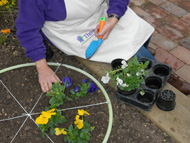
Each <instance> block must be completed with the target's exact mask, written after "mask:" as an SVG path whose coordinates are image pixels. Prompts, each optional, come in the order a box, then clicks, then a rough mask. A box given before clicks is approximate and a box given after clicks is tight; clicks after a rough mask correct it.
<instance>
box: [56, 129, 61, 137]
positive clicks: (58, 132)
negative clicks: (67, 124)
mask: <svg viewBox="0 0 190 143" xmlns="http://www.w3.org/2000/svg"><path fill="white" fill-rule="evenodd" d="M60 134H61V130H60V129H59V128H55V135H57V136H59V135H60Z"/></svg>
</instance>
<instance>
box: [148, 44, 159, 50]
mask: <svg viewBox="0 0 190 143" xmlns="http://www.w3.org/2000/svg"><path fill="white" fill-rule="evenodd" d="M148 47H150V48H152V49H154V50H156V49H158V48H160V47H158V46H157V45H155V44H154V43H152V42H150V43H149V45H148Z"/></svg>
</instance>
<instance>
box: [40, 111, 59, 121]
mask: <svg viewBox="0 0 190 143" xmlns="http://www.w3.org/2000/svg"><path fill="white" fill-rule="evenodd" d="M53 111H55V109H51V110H49V111H42V115H44V116H46V117H47V118H48V119H49V118H51V116H52V115H55V114H56V113H55V112H53Z"/></svg>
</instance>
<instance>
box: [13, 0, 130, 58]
mask: <svg viewBox="0 0 190 143" xmlns="http://www.w3.org/2000/svg"><path fill="white" fill-rule="evenodd" d="M128 3H129V0H110V1H109V9H108V10H107V14H108V15H109V14H111V13H115V14H117V15H119V16H120V17H122V16H123V15H124V13H125V11H126V10H127V5H128ZM66 17H67V15H66V8H65V3H64V0H19V13H18V16H17V19H16V28H17V37H18V39H19V40H20V43H21V45H22V46H23V47H24V48H25V49H26V52H25V54H26V57H30V58H31V59H32V61H33V62H35V61H38V60H41V59H43V58H45V57H46V56H45V53H46V47H45V45H44V43H43V37H42V35H41V32H40V31H41V28H42V27H43V25H44V23H45V21H59V20H64V19H65V18H66Z"/></svg>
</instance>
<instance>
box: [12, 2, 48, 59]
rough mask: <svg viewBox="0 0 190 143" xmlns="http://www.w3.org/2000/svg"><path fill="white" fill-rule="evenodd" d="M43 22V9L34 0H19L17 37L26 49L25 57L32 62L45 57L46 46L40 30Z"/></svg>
mask: <svg viewBox="0 0 190 143" xmlns="http://www.w3.org/2000/svg"><path fill="white" fill-rule="evenodd" d="M44 22H45V17H44V13H43V10H42V9H40V8H39V6H38V5H37V2H36V1H35V0H19V13H18V16H17V19H16V23H15V24H16V28H17V32H16V34H17V37H18V39H19V40H20V43H21V45H22V46H23V47H24V48H25V49H26V51H25V55H26V57H30V58H31V59H32V61H33V62H35V61H38V60H41V59H43V58H45V57H46V56H45V53H46V47H45V45H44V43H43V37H42V35H41V34H40V30H41V28H42V27H43V25H44Z"/></svg>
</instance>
